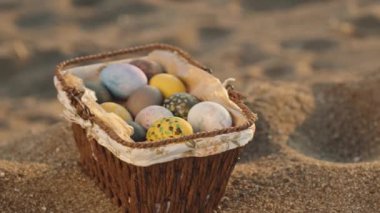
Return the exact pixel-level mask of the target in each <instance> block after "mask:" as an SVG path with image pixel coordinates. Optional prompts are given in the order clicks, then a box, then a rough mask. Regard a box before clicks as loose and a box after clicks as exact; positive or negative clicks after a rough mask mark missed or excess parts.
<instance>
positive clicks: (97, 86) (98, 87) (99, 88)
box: [84, 81, 112, 103]
mask: <svg viewBox="0 0 380 213" xmlns="http://www.w3.org/2000/svg"><path fill="white" fill-rule="evenodd" d="M84 85H85V87H87V88H88V89H90V90H92V91H94V92H95V95H96V98H97V99H98V100H97V102H98V103H103V102H108V101H111V100H112V96H111V94H110V93H109V92H108V90H107V88H106V87H105V86H104V85H103V84H102V83H101V82H100V81H85V82H84Z"/></svg>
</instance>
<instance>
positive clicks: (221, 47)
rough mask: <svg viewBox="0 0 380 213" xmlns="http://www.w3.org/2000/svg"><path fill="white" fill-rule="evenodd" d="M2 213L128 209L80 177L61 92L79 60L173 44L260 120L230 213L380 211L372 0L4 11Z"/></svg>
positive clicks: (8, 0)
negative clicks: (63, 73)
mask: <svg viewBox="0 0 380 213" xmlns="http://www.w3.org/2000/svg"><path fill="white" fill-rule="evenodd" d="M0 17H1V21H0V29H1V30H0V69H1V71H0V97H1V98H0V212H6V213H7V212H118V208H117V207H116V206H114V205H113V204H112V203H111V202H110V200H109V199H108V198H107V197H106V195H105V194H104V193H103V192H102V191H101V190H100V188H99V187H98V186H97V185H96V184H95V182H94V181H93V180H91V179H90V178H88V177H87V176H86V175H84V173H83V172H82V171H81V168H80V166H79V164H78V160H79V154H78V152H77V150H76V147H75V143H74V140H73V137H72V132H71V129H70V127H69V124H68V122H66V121H65V120H64V119H63V118H62V115H61V112H62V107H61V106H60V104H59V102H58V101H57V99H56V90H55V88H54V85H53V75H54V68H55V65H56V64H57V63H59V62H60V61H62V60H65V59H68V58H72V57H74V56H78V55H85V54H91V53H98V52H102V51H107V50H113V49H120V48H125V47H129V46H133V45H138V44H146V43H152V42H163V43H168V44H173V45H176V46H179V47H181V48H183V49H185V50H187V51H188V52H190V53H191V54H192V55H193V56H194V57H195V58H197V59H198V60H199V61H201V62H202V63H203V64H205V65H206V66H208V67H210V68H212V70H213V73H214V75H215V76H217V77H219V78H220V79H221V80H225V79H226V78H229V77H232V78H235V79H236V82H235V83H234V85H235V87H236V88H237V89H238V90H239V91H241V92H242V94H244V95H245V96H246V97H247V100H246V103H247V104H248V105H249V107H250V108H251V109H252V111H253V112H255V113H257V114H258V117H259V120H258V121H257V131H256V135H255V137H254V140H253V141H252V142H250V143H249V144H248V145H247V146H246V147H245V150H244V152H243V153H242V155H241V158H240V160H239V162H238V164H237V165H236V167H235V170H234V172H233V174H232V176H231V178H230V181H229V184H228V186H227V190H226V193H225V196H224V197H223V199H222V201H221V203H220V207H219V209H220V211H221V212H231V213H232V212H369V213H371V212H378V211H379V208H380V202H379V200H380V190H379V189H380V161H379V160H380V109H379V106H380V96H379V95H378V92H379V89H380V60H379V56H380V55H379V54H380V3H379V2H378V1H376V0H365V1H359V0H346V1H338V0H330V1H329V0H315V1H311V0H308V1H301V0H283V1H271V0H270V1H268V0H266V1H265V0H258V1H249V0H240V1H225V0H222V1H215V0H212V1H208V2H204V1H186V0H183V1H179V0H178V1H175V0H172V1H169V0H167V1H161V0H160V1H152V0H146V1H128V2H123V1H104V0H94V1H88V0H87V1H86V0H62V1H47V0H29V1H12V0H3V1H1V2H0Z"/></svg>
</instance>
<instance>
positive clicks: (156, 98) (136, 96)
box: [125, 85, 163, 116]
mask: <svg viewBox="0 0 380 213" xmlns="http://www.w3.org/2000/svg"><path fill="white" fill-rule="evenodd" d="M162 100H163V97H162V94H161V92H160V90H158V89H157V88H155V87H152V86H148V85H145V86H142V87H140V88H139V89H137V90H135V91H134V92H133V93H132V94H131V95H130V96H129V98H128V100H127V102H126V103H125V106H126V107H127V109H128V111H129V112H131V113H132V115H133V116H136V115H137V114H138V113H139V112H140V111H141V110H142V109H144V108H145V107H148V106H151V105H161V104H162Z"/></svg>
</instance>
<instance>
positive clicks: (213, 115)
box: [187, 101, 232, 132]
mask: <svg viewBox="0 0 380 213" xmlns="http://www.w3.org/2000/svg"><path fill="white" fill-rule="evenodd" d="M187 120H188V121H189V123H190V124H191V125H192V126H193V128H194V131H195V132H199V131H207V132H208V131H213V130H218V129H224V128H227V127H230V126H232V118H231V115H230V113H229V112H228V111H227V110H226V109H225V108H224V107H223V106H222V105H220V104H218V103H215V102H211V101H204V102H200V103H198V104H196V105H194V106H193V107H192V108H191V109H190V111H189V114H188V116H187Z"/></svg>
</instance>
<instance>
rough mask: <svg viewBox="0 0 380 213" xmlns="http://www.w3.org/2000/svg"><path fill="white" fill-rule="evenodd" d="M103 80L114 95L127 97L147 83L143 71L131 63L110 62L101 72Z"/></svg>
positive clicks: (122, 97)
mask: <svg viewBox="0 0 380 213" xmlns="http://www.w3.org/2000/svg"><path fill="white" fill-rule="evenodd" d="M100 80H101V82H102V83H103V84H104V85H105V86H106V87H107V89H108V90H109V91H110V92H111V94H112V95H113V96H115V97H116V98H119V99H125V98H127V97H128V96H129V95H130V94H131V93H132V92H133V91H135V90H136V89H138V88H140V87H142V86H144V85H146V84H147V82H148V79H147V78H146V76H145V74H144V73H143V71H141V70H140V69H139V68H138V67H136V66H133V65H130V64H110V65H108V66H106V67H105V68H104V69H103V70H102V72H101V73H100Z"/></svg>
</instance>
